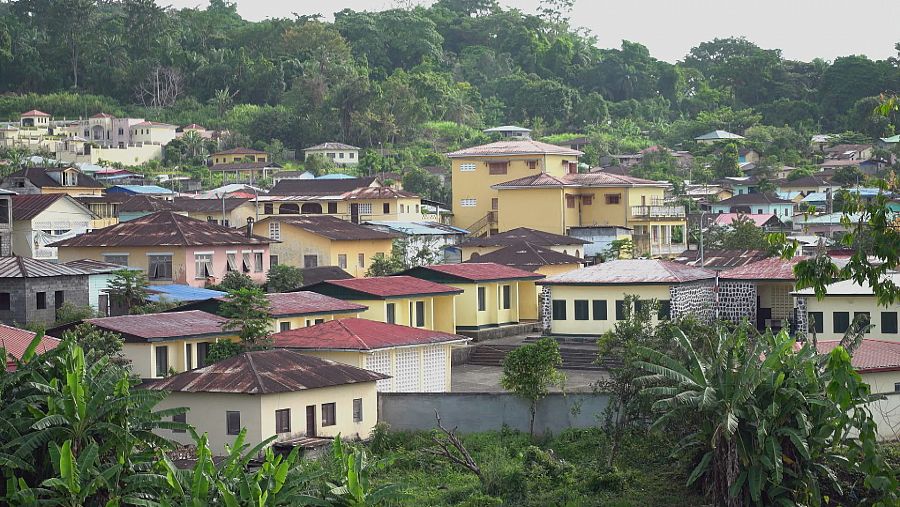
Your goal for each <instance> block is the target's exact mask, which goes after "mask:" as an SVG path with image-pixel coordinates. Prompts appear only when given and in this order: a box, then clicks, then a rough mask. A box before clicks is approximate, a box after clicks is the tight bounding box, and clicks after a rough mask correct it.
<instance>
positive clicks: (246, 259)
mask: <svg viewBox="0 0 900 507" xmlns="http://www.w3.org/2000/svg"><path fill="white" fill-rule="evenodd" d="M251 253H252V252H241V268H242V269H243V270H244V273H249V272H250V254H251ZM260 271H262V270H261V269H260Z"/></svg>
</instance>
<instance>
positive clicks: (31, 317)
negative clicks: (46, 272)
mask: <svg viewBox="0 0 900 507" xmlns="http://www.w3.org/2000/svg"><path fill="white" fill-rule="evenodd" d="M56 291H62V293H63V299H64V301H65V302H68V303H72V304H73V305H75V306H88V305H89V304H90V301H89V296H88V277H87V275H80V276H54V277H43V278H6V279H0V292H8V293H9V295H10V297H9V302H10V309H9V310H8V311H0V321H2V322H3V323H4V324H9V325H16V326H24V325H25V324H32V323H38V324H47V325H49V324H53V323H54V322H56V300H55V297H56ZM38 292H45V293H46V294H47V307H46V308H45V309H41V310H39V309H38V308H37V293H38Z"/></svg>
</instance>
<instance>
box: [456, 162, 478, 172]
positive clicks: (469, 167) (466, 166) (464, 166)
mask: <svg viewBox="0 0 900 507" xmlns="http://www.w3.org/2000/svg"><path fill="white" fill-rule="evenodd" d="M474 170H475V164H459V172H463V173H466V172H471V171H474Z"/></svg>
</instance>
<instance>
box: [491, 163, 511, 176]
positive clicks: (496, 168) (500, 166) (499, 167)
mask: <svg viewBox="0 0 900 507" xmlns="http://www.w3.org/2000/svg"><path fill="white" fill-rule="evenodd" d="M507 165H508V164H507V163H506V162H491V163H489V164H488V173H489V174H506V166H507Z"/></svg>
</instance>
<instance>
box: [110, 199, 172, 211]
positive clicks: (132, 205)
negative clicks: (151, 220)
mask: <svg viewBox="0 0 900 507" xmlns="http://www.w3.org/2000/svg"><path fill="white" fill-rule="evenodd" d="M175 210H176V209H175V207H174V206H173V205H172V203H171V202H169V201H167V200H165V199H157V198H156V197H153V196H149V195H133V196H131V197H130V198H128V199H126V200H125V201H124V202H123V203H122V204H120V205H119V213H134V212H142V211H149V212H157V211H175Z"/></svg>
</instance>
